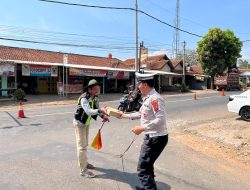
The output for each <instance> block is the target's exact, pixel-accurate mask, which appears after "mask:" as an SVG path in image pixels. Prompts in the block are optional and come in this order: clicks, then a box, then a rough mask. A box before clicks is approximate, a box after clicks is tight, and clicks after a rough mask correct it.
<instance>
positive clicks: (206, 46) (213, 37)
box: [197, 28, 243, 76]
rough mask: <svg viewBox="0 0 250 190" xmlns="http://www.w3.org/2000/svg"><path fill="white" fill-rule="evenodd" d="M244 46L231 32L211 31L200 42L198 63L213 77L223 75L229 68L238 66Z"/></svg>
mask: <svg viewBox="0 0 250 190" xmlns="http://www.w3.org/2000/svg"><path fill="white" fill-rule="evenodd" d="M242 45H243V44H242V42H241V41H240V39H239V38H237V37H235V35H234V33H233V32H232V31H231V30H225V31H222V30H221V29H219V28H213V29H210V30H209V31H208V34H206V35H205V36H204V37H203V38H202V40H201V41H199V42H198V48H197V53H198V61H199V62H200V63H201V65H202V68H203V71H204V72H205V73H206V74H208V75H211V76H215V75H216V74H223V72H224V71H225V70H226V69H227V68H228V67H229V68H231V67H233V66H234V65H236V62H237V58H239V57H241V55H240V52H241V48H242Z"/></svg>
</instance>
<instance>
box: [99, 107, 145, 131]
mask: <svg viewBox="0 0 250 190" xmlns="http://www.w3.org/2000/svg"><path fill="white" fill-rule="evenodd" d="M100 112H101V113H102V114H104V115H105V117H104V118H103V121H102V122H107V121H108V122H109V119H108V117H106V116H112V117H116V118H118V119H132V117H131V114H126V113H124V112H122V111H120V110H117V109H114V108H111V107H102V108H101V109H100ZM138 114H139V113H138ZM139 115H140V114H139ZM137 118H139V117H137ZM131 131H132V132H133V133H135V134H136V135H139V134H141V133H142V132H143V131H144V127H142V126H140V125H138V126H135V127H133V128H132V129H131Z"/></svg>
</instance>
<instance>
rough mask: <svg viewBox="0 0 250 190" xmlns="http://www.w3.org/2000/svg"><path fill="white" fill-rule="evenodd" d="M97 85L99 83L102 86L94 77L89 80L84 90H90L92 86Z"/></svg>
mask: <svg viewBox="0 0 250 190" xmlns="http://www.w3.org/2000/svg"><path fill="white" fill-rule="evenodd" d="M95 85H99V86H100V85H101V84H100V83H99V82H98V81H97V80H95V79H92V80H90V81H89V83H88V86H86V87H85V88H84V90H85V91H86V90H88V89H89V88H91V87H93V86H95Z"/></svg>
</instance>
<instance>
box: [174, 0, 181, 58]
mask: <svg viewBox="0 0 250 190" xmlns="http://www.w3.org/2000/svg"><path fill="white" fill-rule="evenodd" d="M175 14H176V15H175V22H174V26H175V29H174V40H173V46H174V48H173V54H174V58H177V55H178V52H179V43H180V34H179V28H180V16H179V15H180V0H176V11H175Z"/></svg>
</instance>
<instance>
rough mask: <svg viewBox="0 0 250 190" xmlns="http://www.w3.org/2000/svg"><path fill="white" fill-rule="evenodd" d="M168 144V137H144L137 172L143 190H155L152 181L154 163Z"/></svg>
mask: <svg viewBox="0 0 250 190" xmlns="http://www.w3.org/2000/svg"><path fill="white" fill-rule="evenodd" d="M167 143H168V135H165V136H159V137H151V138H150V137H149V135H145V137H144V142H143V144H142V147H141V152H140V157H139V162H138V166H137V172H138V177H139V180H140V181H141V183H142V185H143V188H144V189H145V190H156V189H157V186H156V183H155V180H154V177H155V176H154V163H155V161H156V159H157V158H158V157H159V156H160V154H161V152H162V151H163V149H164V148H165V146H166V145H167Z"/></svg>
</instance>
